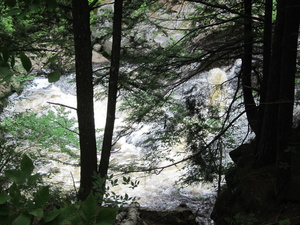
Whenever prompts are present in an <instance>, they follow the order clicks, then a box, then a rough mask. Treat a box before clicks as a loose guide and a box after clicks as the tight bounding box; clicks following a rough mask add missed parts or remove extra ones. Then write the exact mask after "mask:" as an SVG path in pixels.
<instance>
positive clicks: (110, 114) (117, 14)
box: [99, 0, 123, 186]
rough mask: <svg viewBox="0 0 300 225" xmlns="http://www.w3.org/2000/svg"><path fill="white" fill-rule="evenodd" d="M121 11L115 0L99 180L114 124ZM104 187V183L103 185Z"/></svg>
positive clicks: (118, 0) (103, 173)
mask: <svg viewBox="0 0 300 225" xmlns="http://www.w3.org/2000/svg"><path fill="white" fill-rule="evenodd" d="M122 9H123V0H115V4H114V20H113V43H112V54H111V67H110V77H109V87H108V102H107V115H106V124H105V130H104V138H103V143H102V152H101V160H100V165H99V174H100V177H101V178H104V179H105V178H106V176H107V171H108V167H109V158H110V152H111V146H112V137H113V131H114V123H115V113H116V103H117V92H118V77H119V67H120V49H121V32H122ZM104 186H105V183H104Z"/></svg>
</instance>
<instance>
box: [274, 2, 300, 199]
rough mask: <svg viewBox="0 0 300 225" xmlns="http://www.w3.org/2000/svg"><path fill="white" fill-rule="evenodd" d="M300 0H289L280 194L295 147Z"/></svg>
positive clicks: (282, 88)
mask: <svg viewBox="0 0 300 225" xmlns="http://www.w3.org/2000/svg"><path fill="white" fill-rule="evenodd" d="M299 14H300V3H299V0H289V1H286V6H285V26H284V32H283V40H282V41H283V42H282V46H283V50H282V65H283V66H282V67H281V80H280V92H279V93H280V98H279V109H278V131H277V137H278V138H277V187H276V189H277V190H276V191H277V194H281V193H284V192H285V188H286V187H287V184H288V182H289V181H290V178H291V150H290V149H288V144H289V138H290V136H291V131H292V124H293V108H294V90H295V74H296V61H297V46H298V33H299V18H298V15H299Z"/></svg>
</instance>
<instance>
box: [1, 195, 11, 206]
mask: <svg viewBox="0 0 300 225" xmlns="http://www.w3.org/2000/svg"><path fill="white" fill-rule="evenodd" d="M9 199H11V197H10V196H9V195H7V194H5V193H0V204H3V203H6V202H7V201H8V200H9Z"/></svg>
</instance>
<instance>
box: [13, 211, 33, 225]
mask: <svg viewBox="0 0 300 225" xmlns="http://www.w3.org/2000/svg"><path fill="white" fill-rule="evenodd" d="M12 225H30V217H29V216H28V215H25V214H23V213H22V214H20V215H19V216H18V217H17V218H16V219H15V220H14V221H13V222H12Z"/></svg>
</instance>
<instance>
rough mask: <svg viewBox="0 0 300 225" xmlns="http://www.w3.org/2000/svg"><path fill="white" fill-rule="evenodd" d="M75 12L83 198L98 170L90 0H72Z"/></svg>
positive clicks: (81, 197)
mask: <svg viewBox="0 0 300 225" xmlns="http://www.w3.org/2000/svg"><path fill="white" fill-rule="evenodd" d="M72 14H73V32H74V44H75V65H76V88H77V116H78V126H79V141H80V169H81V171H80V189H79V193H78V195H79V196H78V197H79V199H81V200H84V199H85V198H86V197H87V196H88V194H89V193H90V192H91V190H92V182H93V178H92V175H93V173H94V172H96V171H97V148H96V137H95V123H94V102H93V95H94V94H93V69H92V47H91V39H90V35H91V31H90V9H89V6H88V0H72Z"/></svg>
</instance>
